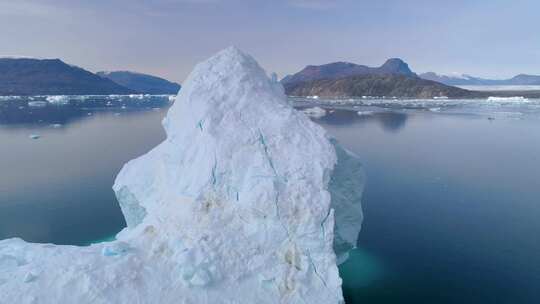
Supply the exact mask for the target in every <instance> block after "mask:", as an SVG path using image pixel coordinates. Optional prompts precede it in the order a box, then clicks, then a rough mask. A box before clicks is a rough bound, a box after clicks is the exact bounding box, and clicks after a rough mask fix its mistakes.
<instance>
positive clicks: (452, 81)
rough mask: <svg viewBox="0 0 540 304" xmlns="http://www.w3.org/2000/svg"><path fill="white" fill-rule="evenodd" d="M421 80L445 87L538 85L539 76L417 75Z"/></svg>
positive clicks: (539, 83) (428, 73) (431, 73)
mask: <svg viewBox="0 0 540 304" xmlns="http://www.w3.org/2000/svg"><path fill="white" fill-rule="evenodd" d="M419 76H420V77H421V78H423V79H428V80H433V81H437V82H441V83H444V84H447V85H540V76H536V75H526V74H519V75H517V76H514V77H512V78H510V79H485V78H480V77H474V76H470V75H440V74H437V73H434V72H427V73H423V74H420V75H419Z"/></svg>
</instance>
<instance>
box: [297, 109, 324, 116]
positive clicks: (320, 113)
mask: <svg viewBox="0 0 540 304" xmlns="http://www.w3.org/2000/svg"><path fill="white" fill-rule="evenodd" d="M302 112H304V114H306V115H307V116H309V117H313V118H323V117H324V116H326V110H325V109H323V108H320V107H313V108H307V109H304V110H302Z"/></svg>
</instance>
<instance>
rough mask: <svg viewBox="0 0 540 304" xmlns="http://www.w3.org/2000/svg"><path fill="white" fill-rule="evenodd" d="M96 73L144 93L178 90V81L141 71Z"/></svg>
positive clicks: (166, 92) (163, 92) (173, 92)
mask: <svg viewBox="0 0 540 304" xmlns="http://www.w3.org/2000/svg"><path fill="white" fill-rule="evenodd" d="M97 74H98V75H99V76H101V77H103V78H107V79H110V80H112V81H114V82H116V83H117V84H119V85H121V86H123V87H126V88H128V89H131V90H133V91H136V92H139V93H144V94H177V93H178V91H179V90H180V85H179V84H178V83H174V82H170V81H168V80H166V79H163V78H160V77H156V76H152V75H147V74H142V73H135V72H129V71H115V72H98V73H97Z"/></svg>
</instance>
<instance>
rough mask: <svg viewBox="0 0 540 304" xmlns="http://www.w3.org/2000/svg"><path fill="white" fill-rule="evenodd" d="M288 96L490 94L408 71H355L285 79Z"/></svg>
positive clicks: (452, 95)
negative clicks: (338, 75)
mask: <svg viewBox="0 0 540 304" xmlns="http://www.w3.org/2000/svg"><path fill="white" fill-rule="evenodd" d="M284 87H285V92H286V93H287V95H290V96H320V97H334V98H335V97H359V96H378V97H382V96H386V97H393V96H396V97H404V98H405V97H410V98H433V97H442V96H446V97H449V98H476V97H485V96H493V95H489V94H488V93H484V92H474V91H468V90H464V89H460V88H456V87H452V86H447V85H444V84H442V83H438V82H435V81H431V80H425V79H421V78H419V77H417V76H408V75H392V74H386V75H356V76H349V77H342V78H338V79H319V80H312V81H304V82H294V83H285V84H284Z"/></svg>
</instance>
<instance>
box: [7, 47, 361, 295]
mask: <svg viewBox="0 0 540 304" xmlns="http://www.w3.org/2000/svg"><path fill="white" fill-rule="evenodd" d="M163 126H164V128H165V131H166V133H167V139H166V140H165V141H164V142H163V143H161V144H160V145H159V146H157V147H156V148H154V149H153V150H152V151H150V152H149V153H147V154H145V155H143V156H141V157H139V158H137V159H135V160H132V161H130V162H129V163H127V164H126V165H125V166H124V168H123V169H122V170H121V172H120V173H119V175H118V177H117V179H116V181H115V184H114V186H113V189H114V191H115V192H116V195H117V198H118V200H119V202H120V206H121V208H122V212H123V213H124V216H125V218H126V222H127V224H128V227H127V228H126V229H124V230H123V231H122V232H120V233H119V234H118V235H117V237H116V241H113V242H108V243H99V244H93V245H91V246H88V247H75V246H56V245H51V244H30V243H26V242H24V241H22V240H20V239H8V240H4V241H1V242H0V303H310V304H311V303H321V304H322V303H342V302H343V296H342V291H341V279H340V277H339V273H338V269H337V257H339V260H340V261H342V260H344V259H345V258H346V256H347V251H348V250H349V249H351V248H352V247H354V246H355V244H356V238H357V236H358V232H359V230H360V225H361V221H362V212H361V206H360V197H361V193H362V189H363V184H364V179H363V175H362V174H363V173H362V168H361V165H360V163H359V161H358V159H357V158H356V157H355V156H354V155H353V154H351V153H350V152H347V151H346V150H344V149H343V148H341V147H339V145H337V143H335V142H333V141H331V140H330V139H329V138H328V137H327V135H326V133H325V131H324V130H323V129H322V128H321V127H320V126H318V125H315V124H314V123H313V122H311V121H310V120H309V119H308V117H307V116H306V115H304V114H302V113H300V112H298V111H296V110H294V109H293V108H292V107H291V105H290V103H289V102H288V100H287V98H286V97H285V95H284V93H283V88H282V86H281V85H280V84H279V83H278V82H277V81H276V80H271V79H269V78H268V77H267V76H266V73H265V71H264V70H263V69H262V68H261V67H260V66H259V65H258V64H257V63H256V61H255V60H254V59H253V58H251V57H250V56H248V55H245V54H243V53H242V52H240V51H239V50H237V49H235V48H228V49H226V50H224V51H221V52H220V53H218V54H217V55H215V56H214V57H212V58H210V59H209V60H207V61H205V62H203V63H200V64H199V65H197V66H196V68H195V69H194V71H193V72H192V73H191V75H190V76H189V77H188V79H187V80H186V82H185V83H184V86H183V89H182V91H181V92H180V94H179V95H178V97H177V99H176V101H175V103H174V105H173V106H172V107H171V109H170V111H169V113H168V115H167V117H166V118H165V120H164V121H163ZM334 248H335V250H336V251H334Z"/></svg>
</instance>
